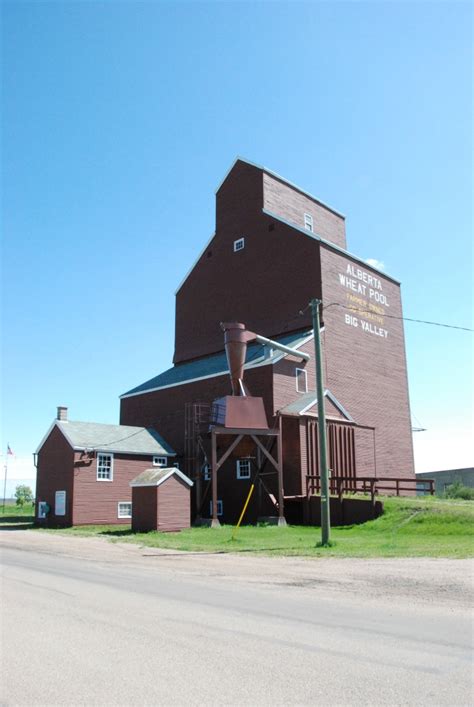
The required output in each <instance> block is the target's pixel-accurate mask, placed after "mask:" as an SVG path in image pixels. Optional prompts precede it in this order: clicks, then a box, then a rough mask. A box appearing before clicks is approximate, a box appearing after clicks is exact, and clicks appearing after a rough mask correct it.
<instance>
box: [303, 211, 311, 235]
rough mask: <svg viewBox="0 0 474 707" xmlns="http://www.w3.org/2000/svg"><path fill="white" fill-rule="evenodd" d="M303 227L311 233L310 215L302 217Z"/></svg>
mask: <svg viewBox="0 0 474 707" xmlns="http://www.w3.org/2000/svg"><path fill="white" fill-rule="evenodd" d="M304 227H305V228H306V230H307V231H311V233H312V232H313V217H312V216H311V214H305V215H304Z"/></svg>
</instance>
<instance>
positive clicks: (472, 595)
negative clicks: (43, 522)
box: [0, 530, 474, 612]
mask: <svg viewBox="0 0 474 707" xmlns="http://www.w3.org/2000/svg"><path fill="white" fill-rule="evenodd" d="M2 545H3V546H5V547H11V548H16V549H23V550H29V551H34V552H35V553H46V554H50V553H51V554H54V555H63V556H66V557H67V556H69V557H75V558H82V559H87V560H88V561H92V562H97V563H100V564H101V565H104V564H109V563H110V564H112V565H117V564H123V565H125V566H127V567H131V566H132V567H133V566H142V567H149V568H150V569H151V568H152V566H153V565H155V564H156V563H166V567H167V569H168V571H172V572H173V573H175V574H176V575H187V576H193V577H194V578H195V579H198V578H199V577H200V576H201V577H205V578H208V577H218V578H219V579H220V580H221V581H224V582H226V581H228V582H231V583H233V584H234V585H236V584H245V585H247V586H248V585H252V584H257V585H259V586H260V587H265V586H266V585H267V586H272V587H277V586H279V585H280V586H281V587H282V588H283V587H299V588H301V589H302V590H305V589H306V590H307V591H311V592H312V593H314V592H322V593H323V594H325V595H328V594H330V595H336V594H338V595H342V594H346V595H350V597H351V598H352V599H354V598H356V597H357V596H359V597H360V596H363V597H366V598H370V599H371V600H372V601H380V602H384V603H385V604H386V602H387V599H390V600H393V601H395V602H399V601H400V602H403V603H404V604H405V606H408V607H411V608H412V609H413V610H414V611H417V612H419V611H420V610H422V609H424V610H425V611H430V609H431V608H434V607H438V606H440V605H442V606H443V607H444V608H445V609H446V607H449V610H450V611H452V612H457V611H459V612H465V611H466V610H470V608H471V607H472V606H473V600H474V560H466V559H460V560H455V559H446V558H437V559H433V558H380V559H361V558H355V559H348V558H344V559H337V558H328V559H320V558H294V557H291V558H289V557H261V556H255V555H250V554H210V553H190V552H179V551H176V550H161V549H156V548H148V547H142V546H140V545H136V544H132V543H120V542H110V541H109V540H107V539H105V538H97V537H93V538H85V537H71V536H65V535H59V534H58V535H53V534H49V533H48V534H46V533H39V532H35V531H28V530H15V531H6V532H2V533H0V547H1V546H2Z"/></svg>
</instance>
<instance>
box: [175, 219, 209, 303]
mask: <svg viewBox="0 0 474 707" xmlns="http://www.w3.org/2000/svg"><path fill="white" fill-rule="evenodd" d="M215 237H216V234H215V233H213V234H212V236H211V237H210V238H209V240H208V241H207V243H206V245H205V246H204V248H203V249H202V250H201V252H200V253H199V255H198V257H197V258H196V260H195V261H194V263H193V264H192V265H191V267H190V268H189V270H188V272H187V273H186V275H185V276H184V277H183V279H182V280H181V282H180V283H179V285H178V287H177V288H176V290H175V292H174V293H175V295H177V294H178V292H179V291H180V289H181V288H182V286H183V285H184V283H185V282H186V280H187V279H188V277H189V276H190V275H191V273H192V271H193V270H194V268H195V267H196V265H197V264H198V262H199V261H200V260H201V258H202V256H203V255H204V253H205V252H206V250H207V249H208V248H209V246H210V245H211V243H212V241H213V240H214V238H215Z"/></svg>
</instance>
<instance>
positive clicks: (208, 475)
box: [202, 464, 211, 481]
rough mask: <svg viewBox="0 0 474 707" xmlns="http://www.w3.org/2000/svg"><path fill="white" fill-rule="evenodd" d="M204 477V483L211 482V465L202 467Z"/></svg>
mask: <svg viewBox="0 0 474 707" xmlns="http://www.w3.org/2000/svg"><path fill="white" fill-rule="evenodd" d="M202 475H203V478H204V481H210V480H211V465H210V464H204V465H203V467H202Z"/></svg>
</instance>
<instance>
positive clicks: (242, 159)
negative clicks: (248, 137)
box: [216, 157, 345, 218]
mask: <svg viewBox="0 0 474 707" xmlns="http://www.w3.org/2000/svg"><path fill="white" fill-rule="evenodd" d="M237 162H243V163H244V164H248V165H250V166H251V167H255V168H256V169H259V170H260V171H261V172H265V174H269V175H270V177H274V178H275V179H278V181H280V182H283V184H287V185H288V186H289V187H291V188H292V189H294V190H295V191H299V192H300V194H304V196H307V197H309V198H310V199H312V201H315V202H316V203H317V204H320V205H321V206H324V208H325V209H329V211H332V212H333V213H334V214H336V215H337V216H340V217H341V218H345V216H344V214H341V212H340V211H336V209H334V208H333V207H332V206H329V205H328V204H325V203H324V201H321V199H318V198H317V197H316V196H314V195H313V194H310V192H309V191H306V190H305V189H302V188H301V187H299V186H298V185H297V184H295V183H294V182H290V180H289V179H285V177H282V176H281V175H280V174H277V173H276V172H273V171H272V170H271V169H268V167H264V166H263V165H260V164H256V163H255V162H251V161H250V160H247V159H245V157H236V158H235V160H234V161H233V163H232V165H231V167H230V168H229V169H228V170H227V172H226V175H225V177H224V179H223V180H222V181H221V182H220V184H219V186H218V187H217V189H216V194H217V192H218V191H219V189H220V188H221V186H222V185H223V184H224V182H225V180H226V179H227V177H228V176H229V174H230V173H231V172H232V170H233V169H234V167H235V165H236V164H237Z"/></svg>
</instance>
